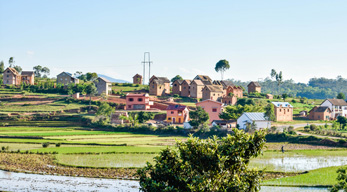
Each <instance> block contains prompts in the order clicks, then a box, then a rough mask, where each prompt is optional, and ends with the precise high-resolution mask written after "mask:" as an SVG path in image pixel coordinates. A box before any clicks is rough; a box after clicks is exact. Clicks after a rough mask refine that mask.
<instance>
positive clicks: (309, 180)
mask: <svg viewBox="0 0 347 192" xmlns="http://www.w3.org/2000/svg"><path fill="white" fill-rule="evenodd" d="M338 168H340V167H326V168H321V169H316V170H312V171H309V172H308V173H305V174H301V175H297V176H293V177H285V178H279V179H271V180H267V181H264V182H263V183H262V184H263V185H277V186H281V185H286V186H332V185H334V184H336V183H337V181H336V178H337V173H336V171H337V170H338Z"/></svg>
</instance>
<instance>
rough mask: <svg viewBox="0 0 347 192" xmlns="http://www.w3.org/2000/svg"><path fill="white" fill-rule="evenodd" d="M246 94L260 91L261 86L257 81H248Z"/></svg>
mask: <svg viewBox="0 0 347 192" xmlns="http://www.w3.org/2000/svg"><path fill="white" fill-rule="evenodd" d="M247 87H248V94H250V93H261V86H260V84H259V83H258V82H254V81H252V82H250V83H249V84H248V85H247Z"/></svg>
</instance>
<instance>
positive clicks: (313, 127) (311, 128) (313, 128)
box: [310, 125, 318, 131]
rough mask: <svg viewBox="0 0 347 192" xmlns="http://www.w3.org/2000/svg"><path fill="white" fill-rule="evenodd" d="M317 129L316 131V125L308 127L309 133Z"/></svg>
mask: <svg viewBox="0 0 347 192" xmlns="http://www.w3.org/2000/svg"><path fill="white" fill-rule="evenodd" d="M317 129H318V127H317V125H310V130H311V131H315V130H317Z"/></svg>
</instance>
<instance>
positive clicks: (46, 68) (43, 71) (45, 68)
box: [41, 67, 51, 78]
mask: <svg viewBox="0 0 347 192" xmlns="http://www.w3.org/2000/svg"><path fill="white" fill-rule="evenodd" d="M41 72H42V73H43V74H44V75H43V77H46V78H47V76H48V75H49V73H50V72H51V70H49V68H48V67H43V68H42V70H41Z"/></svg>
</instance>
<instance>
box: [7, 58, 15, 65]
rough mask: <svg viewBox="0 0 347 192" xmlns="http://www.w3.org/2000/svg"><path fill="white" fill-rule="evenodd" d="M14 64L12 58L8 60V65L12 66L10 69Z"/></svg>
mask: <svg viewBox="0 0 347 192" xmlns="http://www.w3.org/2000/svg"><path fill="white" fill-rule="evenodd" d="M14 63H15V61H14V58H13V57H10V59H9V60H8V64H9V65H10V67H13V64H14Z"/></svg>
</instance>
